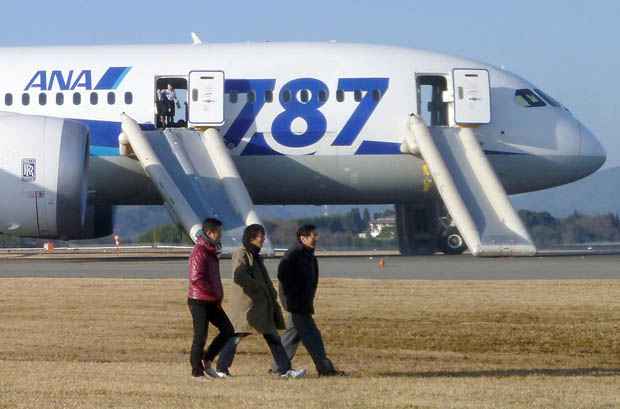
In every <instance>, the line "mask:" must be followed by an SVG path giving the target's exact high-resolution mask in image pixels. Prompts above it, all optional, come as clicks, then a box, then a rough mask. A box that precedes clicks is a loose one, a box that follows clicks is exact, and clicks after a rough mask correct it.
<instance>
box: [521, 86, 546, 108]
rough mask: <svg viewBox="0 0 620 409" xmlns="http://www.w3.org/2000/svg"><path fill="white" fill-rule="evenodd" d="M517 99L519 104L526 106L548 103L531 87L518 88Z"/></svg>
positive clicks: (542, 105) (541, 105) (540, 105)
mask: <svg viewBox="0 0 620 409" xmlns="http://www.w3.org/2000/svg"><path fill="white" fill-rule="evenodd" d="M515 101H516V102H517V104H519V105H521V106H522V107H526V108H533V107H544V106H546V105H547V104H545V102H544V101H543V100H542V99H540V98H539V97H538V96H537V95H536V94H534V93H533V92H532V90H529V89H518V90H516V91H515Z"/></svg>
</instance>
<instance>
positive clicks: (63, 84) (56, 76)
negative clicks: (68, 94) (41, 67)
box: [48, 70, 73, 91]
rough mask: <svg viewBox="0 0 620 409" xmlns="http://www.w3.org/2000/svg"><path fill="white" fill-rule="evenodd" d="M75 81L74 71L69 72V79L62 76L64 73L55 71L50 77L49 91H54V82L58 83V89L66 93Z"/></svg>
mask: <svg viewBox="0 0 620 409" xmlns="http://www.w3.org/2000/svg"><path fill="white" fill-rule="evenodd" d="M72 79H73V70H71V71H69V74H68V75H67V78H66V79H65V76H64V75H63V74H62V71H59V70H54V71H52V74H51V75H50V82H49V88H48V90H49V91H51V90H52V89H54V82H56V83H58V88H60V89H61V90H62V91H66V90H68V89H69V88H70V87H71V80H72Z"/></svg>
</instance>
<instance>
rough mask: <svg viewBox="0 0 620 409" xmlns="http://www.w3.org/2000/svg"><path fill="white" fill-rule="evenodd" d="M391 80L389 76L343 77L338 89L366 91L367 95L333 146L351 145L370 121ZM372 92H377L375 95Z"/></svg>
mask: <svg viewBox="0 0 620 409" xmlns="http://www.w3.org/2000/svg"><path fill="white" fill-rule="evenodd" d="M389 83H390V80H389V79H388V78H341V79H340V81H338V89H340V90H342V91H345V92H354V91H358V92H360V91H365V92H366V95H365V96H364V98H363V99H362V100H361V101H360V103H359V105H358V106H357V108H356V109H355V111H353V115H351V117H350V118H349V120H348V121H347V123H346V124H345V126H344V128H342V131H340V133H339V134H338V136H337V137H336V139H334V143H332V145H333V146H351V145H352V144H353V142H354V141H355V140H356V139H357V137H358V136H359V134H360V132H361V131H362V129H363V128H364V125H366V122H368V119H369V118H370V116H371V115H372V113H373V112H374V111H375V108H377V105H379V101H380V100H381V98H382V97H383V95H385V92H386V91H387V89H388V85H389ZM372 93H377V94H376V95H375V96H373V95H372Z"/></svg>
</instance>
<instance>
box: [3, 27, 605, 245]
mask: <svg viewBox="0 0 620 409" xmlns="http://www.w3.org/2000/svg"><path fill="white" fill-rule="evenodd" d="M0 72H1V73H2V75H0V137H1V138H2V142H1V146H2V148H1V149H0V191H1V192H2V196H0V233H5V234H12V235H17V236H24V237H38V238H60V239H65V240H68V239H86V238H97V237H104V236H107V235H110V234H112V228H113V220H112V219H113V217H112V215H113V207H114V206H119V205H155V204H162V203H163V204H165V205H166V206H167V208H168V209H169V210H170V211H171V214H172V216H173V217H174V219H175V220H176V221H177V222H178V223H179V224H180V225H182V226H183V227H184V228H185V229H186V230H187V232H188V233H189V234H190V235H191V236H192V237H195V235H196V234H198V232H197V231H195V229H194V227H192V226H194V225H195V224H196V221H197V220H199V219H200V218H202V217H205V216H208V215H209V214H211V215H213V214H224V213H226V212H227V210H231V209H232V210H231V211H230V213H231V214H230V215H228V216H229V218H234V217H236V218H237V221H238V224H247V223H249V221H251V220H254V221H256V220H258V219H257V216H256V215H255V212H254V210H253V206H254V205H257V204H311V205H322V204H395V205H396V211H397V225H398V233H399V234H398V236H399V246H400V250H401V252H402V253H403V254H417V253H420V252H433V251H435V250H437V249H439V250H442V251H444V252H445V253H448V254H460V253H462V252H463V251H464V250H465V249H466V248H467V247H469V248H470V250H472V253H474V254H475V255H505V254H511V255H519V254H521V255H532V254H534V253H535V249H534V250H533V247H532V244H531V239H530V238H529V236H528V234H527V232H526V231H525V229H524V228H523V226H522V225H521V224H520V221H518V220H516V219H515V213H514V209H512V208H511V205H510V203H509V202H508V199H507V195H510V194H517V193H524V192H531V191H535V190H541V189H547V188H551V187H554V186H559V185H562V184H566V183H570V182H573V181H575V180H578V179H580V178H583V177H585V176H587V175H589V174H591V173H593V172H595V171H596V170H598V169H599V168H600V167H601V166H602V165H603V163H604V162H605V159H606V153H605V150H604V149H603V147H602V146H601V144H600V143H599V142H598V140H597V139H596V137H595V136H594V135H593V133H592V132H591V131H590V130H588V128H587V127H586V126H585V125H583V124H582V123H581V122H580V121H579V120H578V119H576V117H575V116H574V115H573V114H572V113H571V112H570V111H569V110H568V109H567V108H565V107H564V106H563V105H562V104H560V103H559V102H558V101H556V100H555V99H553V98H552V97H551V96H549V95H548V94H546V93H545V92H543V91H542V90H540V88H538V87H536V86H535V85H533V84H531V83H530V82H528V81H527V80H525V79H523V78H521V77H519V76H517V75H515V74H512V73H510V72H508V71H506V70H504V69H501V68H498V67H496V66H493V65H490V64H486V63H482V62H478V61H474V60H470V59H466V58H461V57H457V56H451V55H447V54H443V53H438V52H432V51H425V50H417V49H410V48H405V47H394V46H381V45H368V44H345V43H337V42H326V43H272V42H266V43H250V42H249V43H233V44H210V43H202V42H201V41H199V39H197V38H196V37H195V36H194V44H187V45H185V44H178V45H110V46H53V47H16V48H0ZM169 85H170V86H171V87H172V88H174V89H175V93H176V101H175V105H176V112H174V114H173V118H170V120H169V123H168V124H167V125H166V126H165V127H166V129H163V127H164V125H163V123H162V115H161V111H160V112H159V113H158V107H160V108H159V109H160V110H161V104H158V102H159V99H158V94H159V93H160V92H161V90H163V89H165V88H166V87H168V86H169ZM158 91H159V92H158ZM209 132H211V133H209ZM153 158H155V159H153ZM228 216H227V217H228ZM517 218H518V217H517ZM485 246H486V247H485ZM487 250H488V251H487Z"/></svg>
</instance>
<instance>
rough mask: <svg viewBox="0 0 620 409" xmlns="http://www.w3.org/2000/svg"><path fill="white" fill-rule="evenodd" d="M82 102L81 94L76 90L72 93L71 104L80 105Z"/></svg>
mask: <svg viewBox="0 0 620 409" xmlns="http://www.w3.org/2000/svg"><path fill="white" fill-rule="evenodd" d="M81 103H82V94H80V93H79V92H76V93H74V94H73V105H80V104H81Z"/></svg>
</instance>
